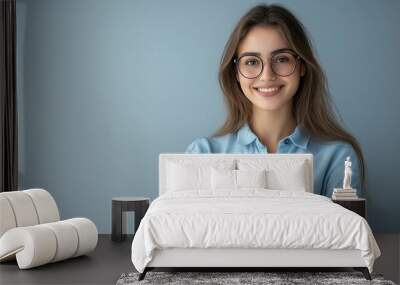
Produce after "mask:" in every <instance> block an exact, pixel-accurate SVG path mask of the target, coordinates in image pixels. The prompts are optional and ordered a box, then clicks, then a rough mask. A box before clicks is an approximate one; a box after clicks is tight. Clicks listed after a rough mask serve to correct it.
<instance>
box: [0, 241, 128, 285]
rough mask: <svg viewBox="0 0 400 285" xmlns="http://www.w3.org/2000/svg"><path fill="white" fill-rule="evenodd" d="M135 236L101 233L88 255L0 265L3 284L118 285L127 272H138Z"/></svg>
mask: <svg viewBox="0 0 400 285" xmlns="http://www.w3.org/2000/svg"><path fill="white" fill-rule="evenodd" d="M132 238H133V237H128V238H127V239H126V240H125V241H123V242H112V241H111V237H110V235H99V241H98V244H97V247H96V250H95V251H93V252H91V253H89V254H88V255H84V256H80V257H76V258H72V259H67V260H63V261H60V262H56V263H50V264H46V265H44V266H39V267H36V268H32V269H25V270H19V269H18V265H17V263H16V261H13V262H6V263H1V264H0V284H1V285H6V284H7V285H8V284H115V283H116V282H117V280H118V278H119V277H120V276H121V274H122V273H124V272H132V271H135V269H134V267H133V264H132V261H131V257H130V252H131V244H132Z"/></svg>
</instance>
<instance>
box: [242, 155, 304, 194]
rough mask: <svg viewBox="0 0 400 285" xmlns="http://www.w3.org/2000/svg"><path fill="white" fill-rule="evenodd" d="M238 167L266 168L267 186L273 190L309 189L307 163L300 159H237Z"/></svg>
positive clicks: (250, 168) (249, 168)
mask: <svg viewBox="0 0 400 285" xmlns="http://www.w3.org/2000/svg"><path fill="white" fill-rule="evenodd" d="M238 168H239V169H240V170H256V169H258V170H260V169H266V170H267V179H266V180H267V187H266V188H268V189H273V190H294V191H306V190H307V189H311V187H310V185H309V184H310V183H311V182H309V181H308V180H309V179H308V173H309V169H308V164H307V163H306V161H304V160H301V161H298V160H291V161H287V160H286V161H283V160H276V161H273V160H270V161H268V162H266V161H260V160H253V161H251V160H247V161H240V160H238Z"/></svg>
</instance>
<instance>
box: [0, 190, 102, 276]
mask: <svg viewBox="0 0 400 285" xmlns="http://www.w3.org/2000/svg"><path fill="white" fill-rule="evenodd" d="M97 234H98V232H97V228H96V225H95V224H94V223H93V222H92V221H90V220H89V219H86V218H74V219H68V220H64V221H60V214H59V212H58V208H57V204H56V202H55V201H54V199H53V197H52V196H51V195H50V193H49V192H47V191H46V190H44V189H29V190H24V191H11V192H3V193H0V262H2V261H8V260H12V259H17V263H18V266H19V268H20V269H28V268H32V267H36V266H40V265H43V264H46V263H51V262H57V261H60V260H64V259H67V258H71V257H76V256H80V255H83V254H86V253H88V252H90V251H92V250H94V249H95V248H96V245H97Z"/></svg>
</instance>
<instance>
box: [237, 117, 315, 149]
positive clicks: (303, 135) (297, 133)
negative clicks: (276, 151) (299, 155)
mask: <svg viewBox="0 0 400 285" xmlns="http://www.w3.org/2000/svg"><path fill="white" fill-rule="evenodd" d="M288 138H289V139H290V140H291V141H292V143H293V144H295V145H296V146H298V147H300V148H303V149H307V146H308V142H309V140H310V135H309V134H308V133H307V132H305V131H304V130H302V129H301V128H300V127H299V126H296V129H295V130H294V132H293V133H292V134H291V135H290V136H288ZM256 139H258V137H257V136H256V135H255V134H254V133H253V131H252V130H251V129H250V127H249V125H248V123H245V124H244V125H243V126H242V127H241V128H240V129H239V130H238V131H237V141H238V142H239V143H240V144H241V145H248V144H250V143H252V142H253V141H254V140H256Z"/></svg>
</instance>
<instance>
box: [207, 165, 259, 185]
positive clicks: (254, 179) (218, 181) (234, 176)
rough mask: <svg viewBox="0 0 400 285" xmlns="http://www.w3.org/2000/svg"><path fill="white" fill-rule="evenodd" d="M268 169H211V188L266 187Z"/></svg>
mask: <svg viewBox="0 0 400 285" xmlns="http://www.w3.org/2000/svg"><path fill="white" fill-rule="evenodd" d="M266 186H267V176H266V170H265V169H262V170H230V169H215V168H212V169H211V189H212V190H219V189H231V190H239V189H240V188H266Z"/></svg>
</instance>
